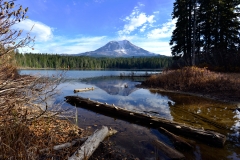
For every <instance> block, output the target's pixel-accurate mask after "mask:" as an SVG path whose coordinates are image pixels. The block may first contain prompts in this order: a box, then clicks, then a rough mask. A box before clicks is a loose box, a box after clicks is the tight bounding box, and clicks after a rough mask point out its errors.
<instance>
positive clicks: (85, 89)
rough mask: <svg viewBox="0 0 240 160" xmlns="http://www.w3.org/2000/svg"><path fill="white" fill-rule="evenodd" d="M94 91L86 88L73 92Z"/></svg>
mask: <svg viewBox="0 0 240 160" xmlns="http://www.w3.org/2000/svg"><path fill="white" fill-rule="evenodd" d="M92 90H94V88H93V87H92V88H84V89H74V90H73V92H74V93H77V92H86V91H92Z"/></svg>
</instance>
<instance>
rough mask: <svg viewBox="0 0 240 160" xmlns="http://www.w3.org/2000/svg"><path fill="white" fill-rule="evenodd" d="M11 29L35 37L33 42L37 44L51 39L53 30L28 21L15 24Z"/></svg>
mask: <svg viewBox="0 0 240 160" xmlns="http://www.w3.org/2000/svg"><path fill="white" fill-rule="evenodd" d="M13 28H14V29H19V30H23V31H24V32H30V34H31V36H35V40H36V41H38V42H46V41H49V40H50V39H51V38H52V37H53V29H52V28H51V27H49V26H47V25H45V24H43V23H41V22H37V21H33V20H30V19H26V20H24V21H22V22H20V23H18V24H15V25H14V26H13ZM31 29H32V30H31Z"/></svg>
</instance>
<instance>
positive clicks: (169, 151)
mask: <svg viewBox="0 0 240 160" xmlns="http://www.w3.org/2000/svg"><path fill="white" fill-rule="evenodd" d="M153 144H154V146H156V147H157V149H158V150H159V151H160V152H162V153H164V155H166V156H167V157H168V158H169V159H175V160H180V159H185V156H184V155H183V154H182V153H180V152H178V151H177V150H175V149H173V148H171V147H170V146H168V145H166V144H165V143H163V142H161V141H159V140H155V141H153Z"/></svg>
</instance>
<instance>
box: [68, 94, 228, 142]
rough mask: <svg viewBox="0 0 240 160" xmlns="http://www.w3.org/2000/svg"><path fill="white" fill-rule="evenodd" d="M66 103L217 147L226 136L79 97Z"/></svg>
mask: <svg viewBox="0 0 240 160" xmlns="http://www.w3.org/2000/svg"><path fill="white" fill-rule="evenodd" d="M65 98H66V101H67V102H68V103H70V104H72V105H73V106H77V107H82V108H86V109H88V110H92V111H95V112H97V113H101V114H103V115H106V116H110V117H113V118H118V119H122V120H126V121H130V122H132V123H136V124H139V125H144V126H147V127H152V128H159V127H163V128H165V129H167V130H168V131H170V132H173V133H175V134H180V135H183V136H187V137H191V138H195V139H197V140H200V141H202V142H205V143H207V144H211V145H213V146H216V147H223V146H224V143H225V141H226V136H225V135H223V134H220V133H217V132H214V131H210V130H203V129H200V128H194V127H190V126H187V125H185V124H181V123H177V122H173V121H170V120H167V119H164V118H160V117H155V116H149V115H146V114H142V113H137V112H133V111H129V110H126V109H123V108H120V107H117V106H114V105H108V104H103V103H99V102H95V101H92V100H89V99H85V98H82V97H78V96H67V97H65Z"/></svg>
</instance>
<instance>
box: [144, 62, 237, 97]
mask: <svg viewBox="0 0 240 160" xmlns="http://www.w3.org/2000/svg"><path fill="white" fill-rule="evenodd" d="M143 85H145V86H148V87H157V88H162V89H166V90H179V91H187V92H197V93H222V94H225V93H228V94H230V93H231V94H233V95H234V94H239V93H240V74H238V73H217V72H212V71H209V70H208V69H207V68H198V67H184V68H182V69H177V70H169V71H164V72H163V73H162V74H160V75H153V76H151V77H150V78H149V79H148V80H147V81H145V82H144V83H143Z"/></svg>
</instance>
